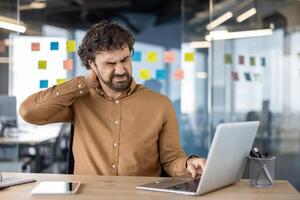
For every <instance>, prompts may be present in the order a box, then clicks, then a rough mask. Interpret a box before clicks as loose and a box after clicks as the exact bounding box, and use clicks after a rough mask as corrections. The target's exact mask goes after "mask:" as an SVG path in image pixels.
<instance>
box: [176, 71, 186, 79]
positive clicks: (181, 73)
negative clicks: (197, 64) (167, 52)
mask: <svg viewBox="0 0 300 200" xmlns="http://www.w3.org/2000/svg"><path fill="white" fill-rule="evenodd" d="M183 78H184V71H183V70H182V69H176V70H175V71H174V79H175V80H182V79H183Z"/></svg>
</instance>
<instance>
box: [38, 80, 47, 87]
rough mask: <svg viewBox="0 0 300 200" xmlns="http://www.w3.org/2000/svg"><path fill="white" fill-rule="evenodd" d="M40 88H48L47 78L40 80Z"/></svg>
mask: <svg viewBox="0 0 300 200" xmlns="http://www.w3.org/2000/svg"><path fill="white" fill-rule="evenodd" d="M40 88H48V80H40Z"/></svg>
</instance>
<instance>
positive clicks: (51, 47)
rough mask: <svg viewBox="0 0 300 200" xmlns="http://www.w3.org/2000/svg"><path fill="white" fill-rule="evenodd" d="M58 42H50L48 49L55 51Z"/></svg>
mask: <svg viewBox="0 0 300 200" xmlns="http://www.w3.org/2000/svg"><path fill="white" fill-rule="evenodd" d="M58 45H59V44H58V42H50V50H51V51H55V50H58V48H59V46H58Z"/></svg>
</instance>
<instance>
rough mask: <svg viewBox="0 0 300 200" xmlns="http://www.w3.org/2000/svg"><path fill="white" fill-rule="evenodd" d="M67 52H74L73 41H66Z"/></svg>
mask: <svg viewBox="0 0 300 200" xmlns="http://www.w3.org/2000/svg"><path fill="white" fill-rule="evenodd" d="M66 48H67V52H74V51H75V50H76V42H75V40H67V45H66Z"/></svg>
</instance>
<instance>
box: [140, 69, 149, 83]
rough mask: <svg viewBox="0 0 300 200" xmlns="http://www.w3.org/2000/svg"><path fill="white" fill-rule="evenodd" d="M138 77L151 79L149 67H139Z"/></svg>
mask: <svg viewBox="0 0 300 200" xmlns="http://www.w3.org/2000/svg"><path fill="white" fill-rule="evenodd" d="M139 75H140V78H141V79H142V80H149V79H151V71H150V69H140V73H139Z"/></svg>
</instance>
